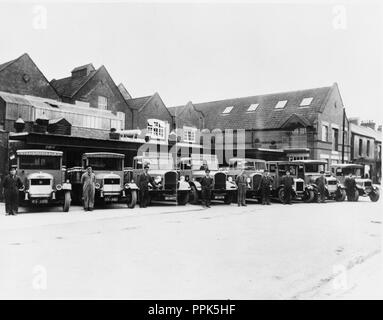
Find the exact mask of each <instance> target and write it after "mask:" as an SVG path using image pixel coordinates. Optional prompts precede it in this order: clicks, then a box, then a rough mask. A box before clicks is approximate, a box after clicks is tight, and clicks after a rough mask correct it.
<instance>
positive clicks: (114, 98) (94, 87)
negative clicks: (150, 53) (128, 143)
mask: <svg viewBox="0 0 383 320" xmlns="http://www.w3.org/2000/svg"><path fill="white" fill-rule="evenodd" d="M50 83H51V85H52V87H54V88H55V90H56V91H57V92H58V94H59V96H60V98H61V100H62V101H63V102H66V103H71V104H77V105H80V106H85V107H86V106H88V107H90V108H96V109H101V110H110V111H112V112H118V111H119V112H124V113H125V127H124V128H115V129H117V130H122V129H130V128H131V123H132V111H131V110H130V108H129V107H128V105H127V103H126V101H125V98H124V95H123V94H122V92H121V91H120V88H121V89H123V88H122V87H121V85H120V88H119V87H118V86H117V85H116V84H115V82H114V81H113V79H112V77H111V76H110V74H109V73H108V71H107V70H106V68H105V67H104V66H101V67H99V68H98V69H95V68H94V66H93V64H91V63H89V64H86V65H83V66H80V67H76V68H74V69H73V70H72V72H71V76H70V77H67V78H63V79H58V80H56V79H53V80H52V81H51V82H50ZM125 90H126V89H125ZM126 93H127V91H126Z"/></svg>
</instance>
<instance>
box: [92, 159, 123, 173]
mask: <svg viewBox="0 0 383 320" xmlns="http://www.w3.org/2000/svg"><path fill="white" fill-rule="evenodd" d="M88 165H90V166H91V167H92V169H93V170H101V171H121V170H122V159H120V158H88Z"/></svg>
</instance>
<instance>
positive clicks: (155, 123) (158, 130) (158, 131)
mask: <svg viewBox="0 0 383 320" xmlns="http://www.w3.org/2000/svg"><path fill="white" fill-rule="evenodd" d="M147 130H148V135H149V136H150V137H152V138H159V139H165V125H164V122H163V121H160V120H152V119H149V120H148V128H147Z"/></svg>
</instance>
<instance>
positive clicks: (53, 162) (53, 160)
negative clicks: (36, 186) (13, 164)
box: [19, 156, 61, 170]
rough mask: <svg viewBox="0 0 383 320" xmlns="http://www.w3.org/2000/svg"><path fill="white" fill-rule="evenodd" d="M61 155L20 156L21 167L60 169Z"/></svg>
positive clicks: (26, 168)
mask: <svg viewBox="0 0 383 320" xmlns="http://www.w3.org/2000/svg"><path fill="white" fill-rule="evenodd" d="M60 160H61V157H52V156H20V157H19V161H20V162H19V167H20V169H24V170H28V169H29V170H60V162H61V161H60Z"/></svg>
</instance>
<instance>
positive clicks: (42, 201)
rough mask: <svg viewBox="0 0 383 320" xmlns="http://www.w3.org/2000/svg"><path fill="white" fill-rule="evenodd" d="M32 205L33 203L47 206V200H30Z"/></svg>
mask: <svg viewBox="0 0 383 320" xmlns="http://www.w3.org/2000/svg"><path fill="white" fill-rule="evenodd" d="M32 203H34V204H47V203H48V199H41V200H32Z"/></svg>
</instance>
